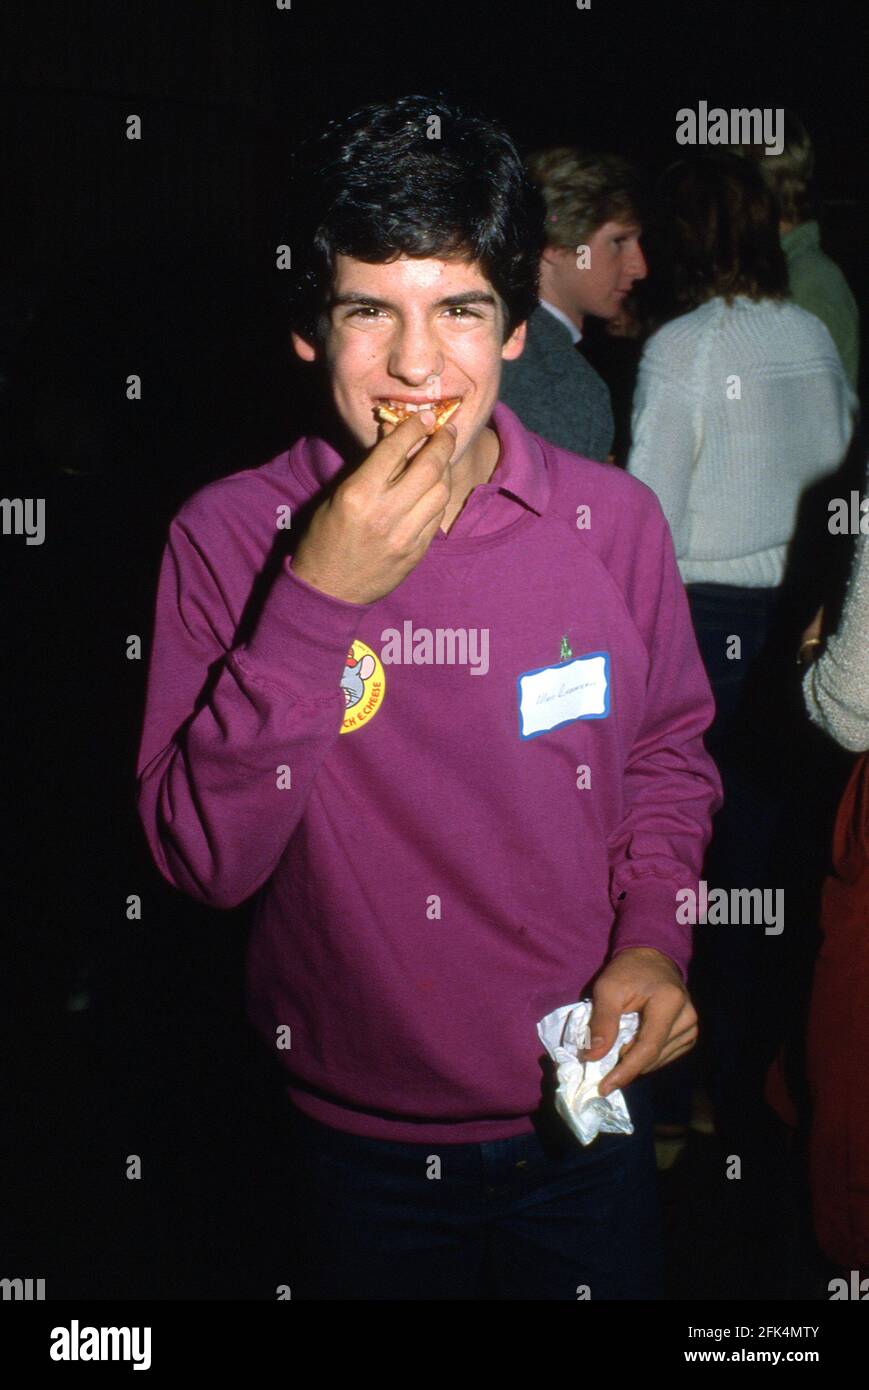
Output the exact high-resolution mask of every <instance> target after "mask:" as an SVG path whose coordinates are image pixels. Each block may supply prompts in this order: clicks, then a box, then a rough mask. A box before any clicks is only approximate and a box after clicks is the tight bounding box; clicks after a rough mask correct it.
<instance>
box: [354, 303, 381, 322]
mask: <svg viewBox="0 0 869 1390" xmlns="http://www.w3.org/2000/svg"><path fill="white" fill-rule="evenodd" d="M379 313H380V310H379V309H378V308H376V306H375V305H374V304H361V305H360V306H359V308H358V309H351V310H350V313H349V314H348V318H351V319H355V318H376V317H377V315H378V314H379Z"/></svg>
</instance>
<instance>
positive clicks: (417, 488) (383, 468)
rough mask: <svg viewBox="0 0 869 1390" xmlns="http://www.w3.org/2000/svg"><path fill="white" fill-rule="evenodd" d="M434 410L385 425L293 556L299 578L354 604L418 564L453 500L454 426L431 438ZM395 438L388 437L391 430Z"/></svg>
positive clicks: (379, 593)
mask: <svg viewBox="0 0 869 1390" xmlns="http://www.w3.org/2000/svg"><path fill="white" fill-rule="evenodd" d="M434 426H435V416H434V411H428V410H426V411H421V412H419V413H418V414H417V413H414V414H411V415H409V416H408V417H407V419H406V420H402V421H401V423H400V424H398V425H394V426H385V427H384V437H383V438H382V439H381V440H379V441H378V443H377V444H376V445H375V446H374V448H373V449H372V451H371V453H370V454H369V455H368V457H367V458H366V459H364V460H363V462H362V463H361V464H360V465H359V467H358V468H357V469H356V470H355V472H354V473H353V474H352V475H351V476H350V477H349V478H347V479H346V481H345V482H343V483H342V484H341V486H340V487H339V488H337V489H336V490H335V492H334V493H333V494H332V496H331V497H329V498H327V499H326V501H324V502H322V503H321V504H320V506H319V507H318V508H317V510H316V511H315V512H314V515H313V516H312V518H311V524H310V526H309V528H308V530H307V532H306V533H305V535H304V536H303V538H302V540H301V541H300V542H299V546H298V549H297V550H296V551H295V553H294V555H293V557H292V568H293V572H294V574H297V575H298V576H299V578H300V579H304V580H305V582H306V583H307V584H311V585H313V587H314V588H315V589H320V590H322V592H323V593H325V594H332V596H333V597H334V598H340V599H344V600H346V601H347V602H349V603H374V602H376V601H377V599H381V598H384V597H385V595H386V594H389V593H391V592H392V590H393V589H395V588H397V586H398V585H399V584H400V583H401V581H402V579H404V578H405V577H406V576H407V575H408V574H410V571H411V570H412V569H415V567H416V566H417V565H418V564H419V562H420V560H421V559H422V557H423V555H424V554H425V553H426V551H427V550H428V548H429V545H430V544H431V541H432V539H433V537H434V535H435V533H436V531H437V529H438V527H439V526H440V524H441V521H442V520H443V517H444V514H445V512H446V509H447V506H448V504H449V500H450V491H451V488H450V458H451V456H452V452H453V448H454V447H455V442H456V431H455V430H454V428H453V426H452V425H450V424H447V425H444V426H442V428H441V429H439V430H437V432H436V433H435V434H434V436H433V438H431V439H429V441H428V443H426V444H423V446H422V448H420V449H419V451H418V452H417V453H416V454H414V457H413V458H412V459H411V461H410V462H409V463H408V461H407V455H408V454H409V453H410V452H411V451H412V449H413V447H414V445H415V444H419V442H420V440H423V439H425V437H426V435H427V434H431V433H432V430H433V429H434ZM387 430H388V431H389V433H386V431H387Z"/></svg>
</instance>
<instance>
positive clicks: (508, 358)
mask: <svg viewBox="0 0 869 1390" xmlns="http://www.w3.org/2000/svg"><path fill="white" fill-rule="evenodd" d="M527 332H528V325H527V323H517V325H516V327H515V328H514V329H513V332H512V333H511V334H510V337H509V338H508V339H507V341H506V342H505V344H504V346H503V347H502V348H501V357H502V359H503V360H504V361H505V362H512V361H514V359H515V358H517V357H521V356H522V350H523V348H524V347H525V338H526V336H527Z"/></svg>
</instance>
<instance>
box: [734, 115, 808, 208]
mask: <svg viewBox="0 0 869 1390" xmlns="http://www.w3.org/2000/svg"><path fill="white" fill-rule="evenodd" d="M730 148H731V149H732V151H733V153H734V154H738V155H742V157H743V158H744V159H751V160H753V161H754V163H756V164H757V166H758V168H759V169H760V172H761V173H762V174H763V177H764V179H765V181H766V185H767V188H768V189H769V190H770V192H771V193H772V196H773V197H774V199H775V201H776V206H777V208H778V213H779V217H780V218H781V220H782V221H783V222H792V223H793V224H794V225H796V224H797V223H799V222H805V221H807V219H808V218H810V217H811V215H812V198H811V184H812V178H813V176H814V172H815V149H814V146H813V144H812V137H811V136H810V135H809V132H808V131H807V130H806V128H805V126H804V125H803V123H802V121H801V120H800V119H799V117H798V116H796V115H795V114H794V112H793V111H785V115H784V147H783V149H782V152H781V154H767V153H766V150H765V149H764V146H763V145H731V146H730Z"/></svg>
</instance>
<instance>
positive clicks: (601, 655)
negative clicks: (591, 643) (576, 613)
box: [517, 652, 610, 738]
mask: <svg viewBox="0 0 869 1390" xmlns="http://www.w3.org/2000/svg"><path fill="white" fill-rule="evenodd" d="M517 685H518V687H519V737H520V738H536V737H537V735H538V734H545V733H548V732H549V730H550V729H560V728H561V726H562V724H572V723H573V722H574V720H576V719H606V717H607V715H608V714H609V712H610V658H609V652H589V654H588V656H579V657H575V658H573V659H571V660H570V661H560V662H559V663H558V665H557V666H541V667H540V668H539V669H538V670H536V671H523V673H522V675H521V676H519V678H518V681H517Z"/></svg>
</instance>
